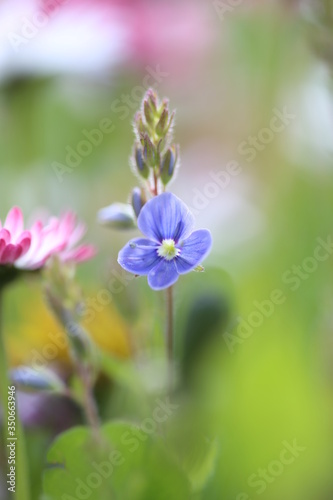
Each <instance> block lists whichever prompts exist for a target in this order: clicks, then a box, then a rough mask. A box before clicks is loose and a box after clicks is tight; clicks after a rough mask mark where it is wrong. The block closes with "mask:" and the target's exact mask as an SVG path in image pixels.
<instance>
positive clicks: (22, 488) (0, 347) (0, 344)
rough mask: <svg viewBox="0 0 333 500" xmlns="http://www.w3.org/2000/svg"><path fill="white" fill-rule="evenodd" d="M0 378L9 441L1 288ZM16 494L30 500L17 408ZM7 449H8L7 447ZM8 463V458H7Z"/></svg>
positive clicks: (18, 498) (4, 431)
mask: <svg viewBox="0 0 333 500" xmlns="http://www.w3.org/2000/svg"><path fill="white" fill-rule="evenodd" d="M0 378H1V382H0V384H1V406H2V408H3V440H4V443H5V442H6V441H7V433H6V427H7V426H6V423H7V402H8V400H7V396H8V387H9V386H10V385H12V384H10V383H9V378H8V362H7V354H6V345H5V339H4V335H3V288H1V286H0ZM15 426H16V437H17V440H16V493H15V498H16V499H17V500H30V484H29V471H28V465H27V458H26V443H25V436H24V430H23V426H22V424H21V422H20V419H19V416H18V410H17V407H16V422H15ZM5 449H7V448H6V447H5ZM6 461H7V457H6Z"/></svg>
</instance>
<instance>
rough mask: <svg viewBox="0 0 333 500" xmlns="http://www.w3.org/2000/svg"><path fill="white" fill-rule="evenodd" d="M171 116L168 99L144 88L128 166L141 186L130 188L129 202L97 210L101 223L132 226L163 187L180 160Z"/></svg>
mask: <svg viewBox="0 0 333 500" xmlns="http://www.w3.org/2000/svg"><path fill="white" fill-rule="evenodd" d="M174 118H175V112H174V111H172V112H171V111H170V109H169V101H168V100H167V99H162V100H159V98H158V96H157V94H156V92H155V91H154V90H153V89H149V90H147V92H146V94H145V95H144V97H143V101H142V104H141V107H140V110H139V111H138V112H137V113H136V114H135V117H134V122H133V126H134V133H135V142H134V147H133V154H132V156H131V166H132V170H133V172H134V173H135V175H137V176H138V177H139V179H140V180H141V186H140V187H135V188H134V189H133V190H132V192H131V194H130V195H129V200H128V203H113V204H112V205H109V206H108V207H105V208H102V209H101V210H99V212H98V216H97V218H98V222H99V223H100V224H103V225H105V226H108V227H112V228H114V229H132V228H135V227H136V225H137V218H138V217H139V214H140V211H141V209H142V207H143V206H144V204H145V203H146V202H147V201H148V199H149V198H150V197H151V196H157V195H158V194H160V193H161V192H163V191H165V186H166V185H167V184H168V183H169V182H170V181H171V180H172V178H173V177H174V175H175V172H176V169H177V166H178V162H179V147H178V145H176V144H173V143H172V138H173V134H172V133H173V125H174Z"/></svg>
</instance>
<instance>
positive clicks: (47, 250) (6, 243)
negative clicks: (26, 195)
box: [0, 207, 95, 270]
mask: <svg viewBox="0 0 333 500" xmlns="http://www.w3.org/2000/svg"><path fill="white" fill-rule="evenodd" d="M85 232H86V228H85V225H84V224H83V223H81V222H79V223H77V222H76V216H75V214H74V213H72V212H68V213H66V214H64V215H63V216H62V217H60V218H57V217H51V218H50V219H49V221H48V223H47V224H46V225H43V224H42V223H41V222H40V221H36V222H35V223H34V224H33V226H32V227H31V228H30V229H29V230H24V223H23V215H22V212H21V210H20V209H19V208H18V207H14V208H12V209H11V210H10V211H9V213H8V215H7V218H6V221H5V223H4V225H3V226H2V224H1V220H0V266H14V267H16V268H18V269H24V270H35V269H39V268H41V267H43V266H44V264H45V263H46V262H47V260H48V259H49V258H50V257H52V256H53V255H57V256H58V257H59V258H60V260H62V261H63V262H68V261H71V262H76V263H79V262H83V261H85V260H88V259H90V258H91V257H93V256H94V255H95V250H94V248H93V247H92V246H91V245H81V246H78V247H77V246H76V244H77V243H78V242H79V240H80V239H81V238H82V236H83V235H84V234H85Z"/></svg>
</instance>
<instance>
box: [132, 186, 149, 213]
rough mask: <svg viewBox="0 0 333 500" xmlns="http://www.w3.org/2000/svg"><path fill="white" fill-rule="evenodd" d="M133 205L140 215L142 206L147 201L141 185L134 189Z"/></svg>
mask: <svg viewBox="0 0 333 500" xmlns="http://www.w3.org/2000/svg"><path fill="white" fill-rule="evenodd" d="M131 198H132V200H131V201H132V207H133V210H134V212H135V215H136V217H139V214H140V212H141V208H142V207H143V205H144V204H145V203H146V201H147V200H146V198H145V196H144V193H143V192H142V191H141V189H140V188H139V187H135V188H134V189H133V191H132V197H131Z"/></svg>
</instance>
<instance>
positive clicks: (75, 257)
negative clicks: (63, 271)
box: [61, 245, 96, 263]
mask: <svg viewBox="0 0 333 500" xmlns="http://www.w3.org/2000/svg"><path fill="white" fill-rule="evenodd" d="M95 255H96V249H95V248H94V247H93V246H91V245H83V246H81V247H79V248H76V249H75V250H71V251H68V252H63V253H62V254H61V260H62V261H63V262H68V261H74V262H76V263H79V262H84V261H85V260H88V259H91V258H92V257H94V256H95Z"/></svg>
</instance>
